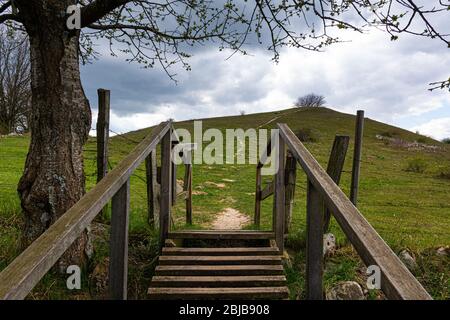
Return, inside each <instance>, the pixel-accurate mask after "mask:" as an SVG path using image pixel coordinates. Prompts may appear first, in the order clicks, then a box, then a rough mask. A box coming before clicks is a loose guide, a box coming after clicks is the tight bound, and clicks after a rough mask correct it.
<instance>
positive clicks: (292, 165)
mask: <svg viewBox="0 0 450 320" xmlns="http://www.w3.org/2000/svg"><path fill="white" fill-rule="evenodd" d="M284 179H285V180H284V183H285V188H286V190H285V203H284V205H285V207H286V208H285V210H284V211H285V212H284V214H285V220H284V233H285V234H287V233H289V228H290V226H291V220H292V210H293V208H294V195H295V182H296V180H297V160H296V159H295V158H294V156H293V155H292V153H291V152H290V151H289V150H288V152H287V156H286V168H285V178H284Z"/></svg>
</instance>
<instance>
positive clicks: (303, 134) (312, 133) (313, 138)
mask: <svg viewBox="0 0 450 320" xmlns="http://www.w3.org/2000/svg"><path fill="white" fill-rule="evenodd" d="M295 135H296V136H297V138H299V140H300V141H301V142H318V141H319V138H320V134H319V132H318V131H317V130H314V129H311V128H302V129H299V130H297V131H296V133H295Z"/></svg>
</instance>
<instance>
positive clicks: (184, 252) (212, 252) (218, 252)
mask: <svg viewBox="0 0 450 320" xmlns="http://www.w3.org/2000/svg"><path fill="white" fill-rule="evenodd" d="M279 253H280V251H279V250H278V248H276V247H246V248H181V247H173V248H168V247H165V248H163V250H162V254H163V255H166V256H169V255H170V256H226V255H230V254H232V255H235V256H257V255H265V256H266V255H268V256H272V255H277V254H279Z"/></svg>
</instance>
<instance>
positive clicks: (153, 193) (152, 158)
mask: <svg viewBox="0 0 450 320" xmlns="http://www.w3.org/2000/svg"><path fill="white" fill-rule="evenodd" d="M156 167H157V165H156V150H153V151H152V152H151V153H150V154H149V155H148V157H147V158H146V159H145V173H146V178H147V179H146V180H147V211H148V217H147V222H148V224H149V225H150V227H152V228H154V227H155V221H156V220H155V219H156V217H157V216H158V213H159V202H158V196H157V181H156V171H157V170H156Z"/></svg>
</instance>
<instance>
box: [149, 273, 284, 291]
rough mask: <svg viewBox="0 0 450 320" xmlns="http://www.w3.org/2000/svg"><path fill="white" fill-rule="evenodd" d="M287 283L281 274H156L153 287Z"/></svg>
mask: <svg viewBox="0 0 450 320" xmlns="http://www.w3.org/2000/svg"><path fill="white" fill-rule="evenodd" d="M284 285H286V277H285V276H283V275H281V276H279V275H278V276H248V275H246V276H154V277H153V278H152V282H151V284H150V286H151V287H167V288H170V287H178V288H183V287H185V288H186V287H188V288H195V287H197V288H198V287H208V288H217V287H229V288H237V287H278V286H284Z"/></svg>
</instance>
